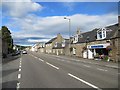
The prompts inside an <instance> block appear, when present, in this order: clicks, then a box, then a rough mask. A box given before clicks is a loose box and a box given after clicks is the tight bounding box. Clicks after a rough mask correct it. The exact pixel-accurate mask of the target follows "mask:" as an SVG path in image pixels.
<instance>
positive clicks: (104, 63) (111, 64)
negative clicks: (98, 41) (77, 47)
mask: <svg viewBox="0 0 120 90" xmlns="http://www.w3.org/2000/svg"><path fill="white" fill-rule="evenodd" d="M53 56H55V57H61V58H68V59H71V60H73V61H77V62H84V63H90V64H96V65H100V66H104V67H110V68H114V69H119V68H120V67H119V65H118V64H119V63H118V62H112V61H109V62H108V61H103V60H94V59H84V58H80V57H75V56H65V55H59V56H58V55H53Z"/></svg>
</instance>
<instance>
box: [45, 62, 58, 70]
mask: <svg viewBox="0 0 120 90" xmlns="http://www.w3.org/2000/svg"><path fill="white" fill-rule="evenodd" d="M46 64H48V65H50V66H52V67H54V68H55V69H59V68H58V67H56V66H54V65H52V64H50V63H48V62H46Z"/></svg>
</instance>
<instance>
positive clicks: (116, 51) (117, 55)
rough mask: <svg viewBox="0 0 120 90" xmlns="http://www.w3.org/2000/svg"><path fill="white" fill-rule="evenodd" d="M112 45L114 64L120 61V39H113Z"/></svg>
mask: <svg viewBox="0 0 120 90" xmlns="http://www.w3.org/2000/svg"><path fill="white" fill-rule="evenodd" d="M111 43H112V53H111V59H112V60H113V61H114V62H118V61H120V38H115V39H112V40H111Z"/></svg>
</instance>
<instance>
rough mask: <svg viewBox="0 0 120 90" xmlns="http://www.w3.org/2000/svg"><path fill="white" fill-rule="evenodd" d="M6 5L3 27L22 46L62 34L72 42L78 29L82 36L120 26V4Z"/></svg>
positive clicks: (50, 3) (22, 3) (10, 3)
mask: <svg viewBox="0 0 120 90" xmlns="http://www.w3.org/2000/svg"><path fill="white" fill-rule="evenodd" d="M19 1H21V2H2V25H1V26H3V25H5V26H7V27H8V28H9V29H10V30H11V32H12V36H13V38H14V43H15V44H19V45H33V44H34V43H36V42H46V41H48V40H50V39H51V38H53V37H55V36H56V35H57V34H58V33H61V34H62V36H63V37H65V38H68V35H69V34H68V33H69V32H68V31H69V30H68V20H65V19H64V17H68V18H70V19H71V36H72V35H74V33H75V32H76V30H77V28H80V30H81V31H82V32H86V31H90V30H92V29H94V28H99V27H105V26H108V25H112V24H115V23H117V21H118V18H117V16H118V3H117V2H32V1H31V0H27V2H22V1H24V0H19Z"/></svg>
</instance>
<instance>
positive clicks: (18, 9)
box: [2, 0, 42, 17]
mask: <svg viewBox="0 0 120 90" xmlns="http://www.w3.org/2000/svg"><path fill="white" fill-rule="evenodd" d="M25 1H26V2H25ZM25 1H24V0H19V1H18V2H15V1H14V2H2V8H3V10H4V11H3V14H5V15H9V16H12V17H24V16H26V15H27V14H28V13H31V12H35V11H40V10H42V6H41V5H40V4H38V3H35V2H32V1H31V0H25Z"/></svg>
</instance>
